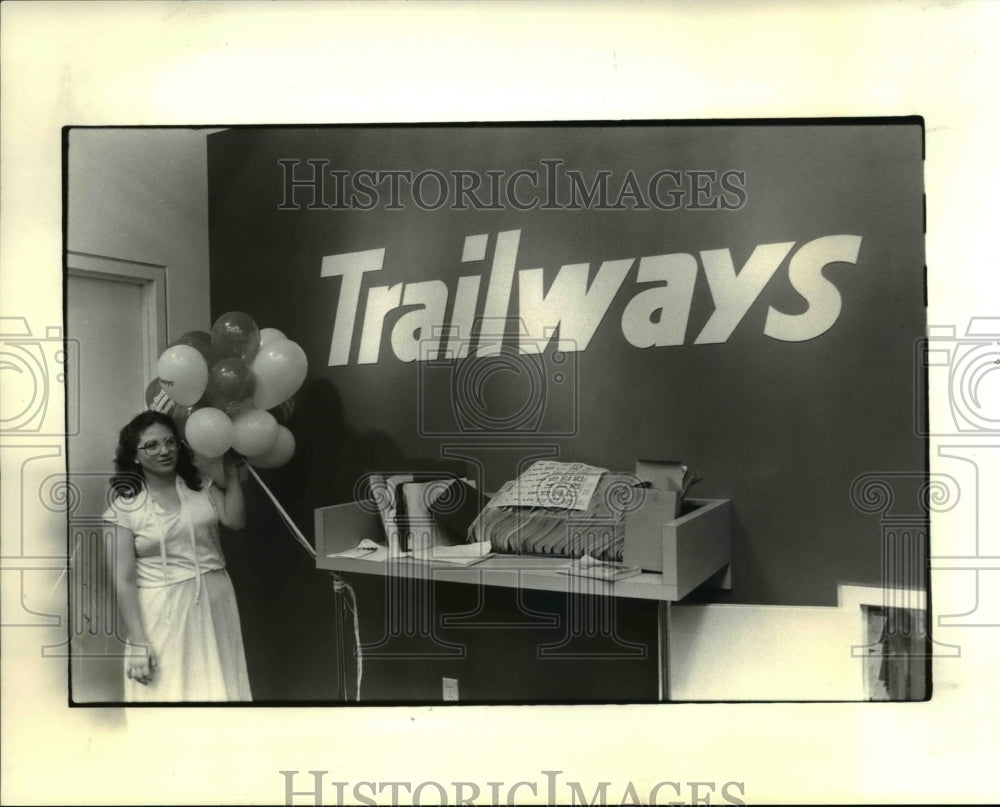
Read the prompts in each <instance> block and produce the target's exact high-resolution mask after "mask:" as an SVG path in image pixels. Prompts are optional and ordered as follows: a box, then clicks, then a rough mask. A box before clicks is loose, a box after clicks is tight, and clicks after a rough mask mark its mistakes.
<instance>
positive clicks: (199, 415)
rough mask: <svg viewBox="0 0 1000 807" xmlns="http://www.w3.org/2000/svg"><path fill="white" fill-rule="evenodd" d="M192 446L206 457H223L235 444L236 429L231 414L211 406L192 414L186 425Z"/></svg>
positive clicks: (186, 432) (188, 441) (185, 429)
mask: <svg viewBox="0 0 1000 807" xmlns="http://www.w3.org/2000/svg"><path fill="white" fill-rule="evenodd" d="M184 434H185V436H186V437H187V443H188V445H189V446H191V448H192V449H193V450H194V451H195V452H197V453H198V454H201V455H203V456H205V457H209V458H211V457H221V456H222V455H223V454H225V453H226V452H227V451H228V450H229V449H230V448H232V446H233V437H234V436H235V435H234V429H233V422H232V421H231V420H230V419H229V416H228V415H227V414H226V413H225V412H223V411H221V410H219V409H214V408H212V407H211V406H207V407H205V408H204V409H199V410H197V411H196V412H193V413H192V414H191V417H189V418H188V419H187V423H186V424H185V426H184Z"/></svg>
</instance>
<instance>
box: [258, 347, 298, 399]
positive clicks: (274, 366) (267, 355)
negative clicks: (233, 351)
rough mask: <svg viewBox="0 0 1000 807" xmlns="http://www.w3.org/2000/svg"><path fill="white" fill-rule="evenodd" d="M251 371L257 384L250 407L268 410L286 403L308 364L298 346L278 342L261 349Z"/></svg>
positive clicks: (296, 388) (296, 387) (293, 392)
mask: <svg viewBox="0 0 1000 807" xmlns="http://www.w3.org/2000/svg"><path fill="white" fill-rule="evenodd" d="M250 369H251V370H252V371H253V375H254V379H255V381H256V386H255V391H254V395H253V405H254V406H256V407H257V408H258V409H271V408H272V407H275V406H277V405H278V404H280V403H282V402H283V401H287V400H288V399H289V398H291V397H292V395H294V394H295V392H296V390H298V388H299V387H301V386H302V382H303V381H305V378H306V372H307V371H308V369H309V362H308V360H307V359H306V354H305V351H304V350H303V349H302V348H301V347H299V346H298V344H296V343H295V342H293V341H292V340H291V339H281V340H279V341H277V342H272V343H271V344H269V345H267V346H266V347H263V348H261V349H260V352H259V353H258V354H257V355H256V357H255V358H254V360H253V365H252V366H251V368H250Z"/></svg>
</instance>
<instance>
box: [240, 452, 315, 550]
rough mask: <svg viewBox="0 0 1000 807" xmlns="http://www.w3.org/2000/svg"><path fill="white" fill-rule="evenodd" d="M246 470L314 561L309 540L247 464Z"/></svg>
mask: <svg viewBox="0 0 1000 807" xmlns="http://www.w3.org/2000/svg"><path fill="white" fill-rule="evenodd" d="M246 468H247V471H249V472H250V475H251V476H252V477H253V478H254V479H256V480H257V484H258V485H260V487H261V489H262V490H263V491H264V493H266V494H267V498H269V499H270V500H271V504H273V505H274V506H275V507H276V508H277V510H278V515H280V516H281V520H282V521H284V522H285V525H286V526H287V527H288V529H289V530H290V531H291V533H292V535H293V536H294V538H295V540H296V541H298V542H299V543H300V544H302V546H303V547H304V548H305V550H306V552H308V553H309V554H310V555H311V556H312V558H313V559H315V558H316V550H315V549H313V546H312V544H310V543H309V540H308V539H307V538H306V537H305V536H304V535H303V534H302V530H300V529H299V528H298V527H296V526H295V522H294V521H292V518H291V516H289V515H288V513H286V512H285V508H284V507H282V506H281V504H280V502H278V500H277V499H276V498H275V496H274V494H273V493H271V490H270V488H268V486H267V485H265V484H264V480H263V479H261V478H260V476H259V475H258V474H257V472H256V471H255V470H254V468H253V466H252V465H249V464H248V465H247V466H246Z"/></svg>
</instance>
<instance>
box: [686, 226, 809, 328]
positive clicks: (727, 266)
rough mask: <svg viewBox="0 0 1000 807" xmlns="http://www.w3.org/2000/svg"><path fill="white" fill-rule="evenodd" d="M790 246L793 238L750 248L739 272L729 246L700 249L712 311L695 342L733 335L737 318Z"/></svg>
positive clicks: (769, 277) (747, 307) (775, 269)
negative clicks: (711, 301) (749, 252)
mask: <svg viewBox="0 0 1000 807" xmlns="http://www.w3.org/2000/svg"><path fill="white" fill-rule="evenodd" d="M793 246H795V242H794V241H787V242H785V243H783V244H761V245H760V246H759V247H757V248H756V249H755V250H754V251H753V254H752V255H751V256H750V257H749V259H748V260H747V262H746V263H745V264H744V265H743V268H742V269H741V270H740V273H739V274H736V270H735V268H734V267H733V257H732V255H730V253H729V250H728V249H707V250H704V251H702V253H701V261H702V264H703V265H704V266H705V276H706V277H707V278H708V287H709V288H710V289H711V290H712V300H713V301H714V302H715V311H713V312H712V316H711V317H709V320H708V322H707V323H705V327H704V328H703V329H702V331H701V333H700V334H698V338H697V339H695V340H694V342H695V344H696V345H704V344H711V343H715V342H725V341H726V340H727V339H728V338H729V337H730V336H732V333H733V331H734V330H736V326H737V325H739V324H740V320H742V319H743V317H744V316H746V313H747V311H749V310H750V306H751V305H753V302H754V300H756V299H757V296H758V295H759V294H760V293H761V291H763V289H764V286H766V285H767V281H769V280H770V279H771V276H772V275H773V274H774V273H775V271H777V269H778V267H779V266H780V265H781V262H782V261H783V260H784V259H785V256H786V255H787V254H788V252H789V250H791V248H792V247H793Z"/></svg>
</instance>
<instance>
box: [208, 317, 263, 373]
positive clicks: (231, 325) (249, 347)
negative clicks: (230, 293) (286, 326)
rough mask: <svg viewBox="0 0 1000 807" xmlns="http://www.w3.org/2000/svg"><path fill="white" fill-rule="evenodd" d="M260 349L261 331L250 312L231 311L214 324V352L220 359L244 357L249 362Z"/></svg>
mask: <svg viewBox="0 0 1000 807" xmlns="http://www.w3.org/2000/svg"><path fill="white" fill-rule="evenodd" d="M259 349H260V331H259V330H258V329H257V323H255V322H254V321H253V318H252V317H251V316H250V315H249V314H244V313H243V312H242V311H230V312H229V313H228V314H223V315H222V316H221V317H219V318H218V319H217V320H216V321H215V324H214V325H213V326H212V353H213V355H214V357H215V358H216V360H218V359H242V360H243V361H245V362H246V363H247V364H249V363H250V362H252V361H253V360H254V357H255V356H256V355H257V351H258V350H259Z"/></svg>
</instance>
